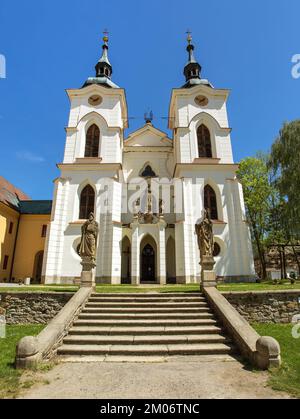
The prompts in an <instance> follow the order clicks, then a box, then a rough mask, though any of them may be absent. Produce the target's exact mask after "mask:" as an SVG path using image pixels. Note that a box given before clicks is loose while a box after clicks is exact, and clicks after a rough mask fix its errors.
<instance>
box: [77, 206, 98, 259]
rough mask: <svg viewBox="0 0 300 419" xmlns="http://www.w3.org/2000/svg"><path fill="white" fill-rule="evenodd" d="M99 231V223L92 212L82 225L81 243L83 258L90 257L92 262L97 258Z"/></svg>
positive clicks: (80, 249) (80, 251) (80, 248)
mask: <svg viewBox="0 0 300 419" xmlns="http://www.w3.org/2000/svg"><path fill="white" fill-rule="evenodd" d="M98 232H99V225H98V223H97V221H95V217H94V214H93V213H92V212H91V213H90V215H89V218H88V220H87V221H86V222H85V223H84V224H83V226H82V227H81V243H80V247H79V254H80V256H81V257H82V258H90V261H91V262H95V260H96V246H97V237H98Z"/></svg>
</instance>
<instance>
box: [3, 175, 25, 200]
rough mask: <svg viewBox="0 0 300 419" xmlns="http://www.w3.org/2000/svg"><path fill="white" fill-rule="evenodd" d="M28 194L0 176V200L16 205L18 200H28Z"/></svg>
mask: <svg viewBox="0 0 300 419" xmlns="http://www.w3.org/2000/svg"><path fill="white" fill-rule="evenodd" d="M30 200H31V198H30V196H28V195H26V194H25V193H24V192H23V191H21V190H20V189H18V188H16V187H15V186H14V185H13V184H11V183H10V182H8V180H6V179H5V178H4V177H3V176H0V202H3V203H4V204H7V205H9V206H13V207H17V206H18V203H19V201H30Z"/></svg>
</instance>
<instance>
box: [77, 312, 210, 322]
mask: <svg viewBox="0 0 300 419" xmlns="http://www.w3.org/2000/svg"><path fill="white" fill-rule="evenodd" d="M213 317H214V315H213V314H212V313H208V312H207V311H205V312H204V313H172V312H166V313H155V312H153V313H136V314H135V313H116V314H115V313H80V314H79V316H78V319H79V320H102V319H103V320H148V319H150V320H164V319H166V320H172V319H178V320H188V319H192V320H196V319H212V318H213Z"/></svg>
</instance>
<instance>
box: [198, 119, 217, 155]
mask: <svg viewBox="0 0 300 419" xmlns="http://www.w3.org/2000/svg"><path fill="white" fill-rule="evenodd" d="M197 146H198V158H200V159H201V158H207V159H211V158H213V149H212V142H211V134H210V131H209V129H208V128H207V126H206V125H205V124H201V125H199V127H198V128H197Z"/></svg>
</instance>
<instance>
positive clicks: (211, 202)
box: [204, 185, 218, 220]
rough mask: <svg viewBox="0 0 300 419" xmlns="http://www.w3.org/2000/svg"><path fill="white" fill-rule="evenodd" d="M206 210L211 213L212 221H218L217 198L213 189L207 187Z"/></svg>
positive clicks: (205, 196) (205, 192)
mask: <svg viewBox="0 0 300 419" xmlns="http://www.w3.org/2000/svg"><path fill="white" fill-rule="evenodd" d="M204 208H206V209H208V210H209V211H210V218H211V219H212V220H217V219H218V206H217V197H216V193H215V191H214V190H213V188H212V187H211V186H209V185H206V186H205V188H204Z"/></svg>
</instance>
